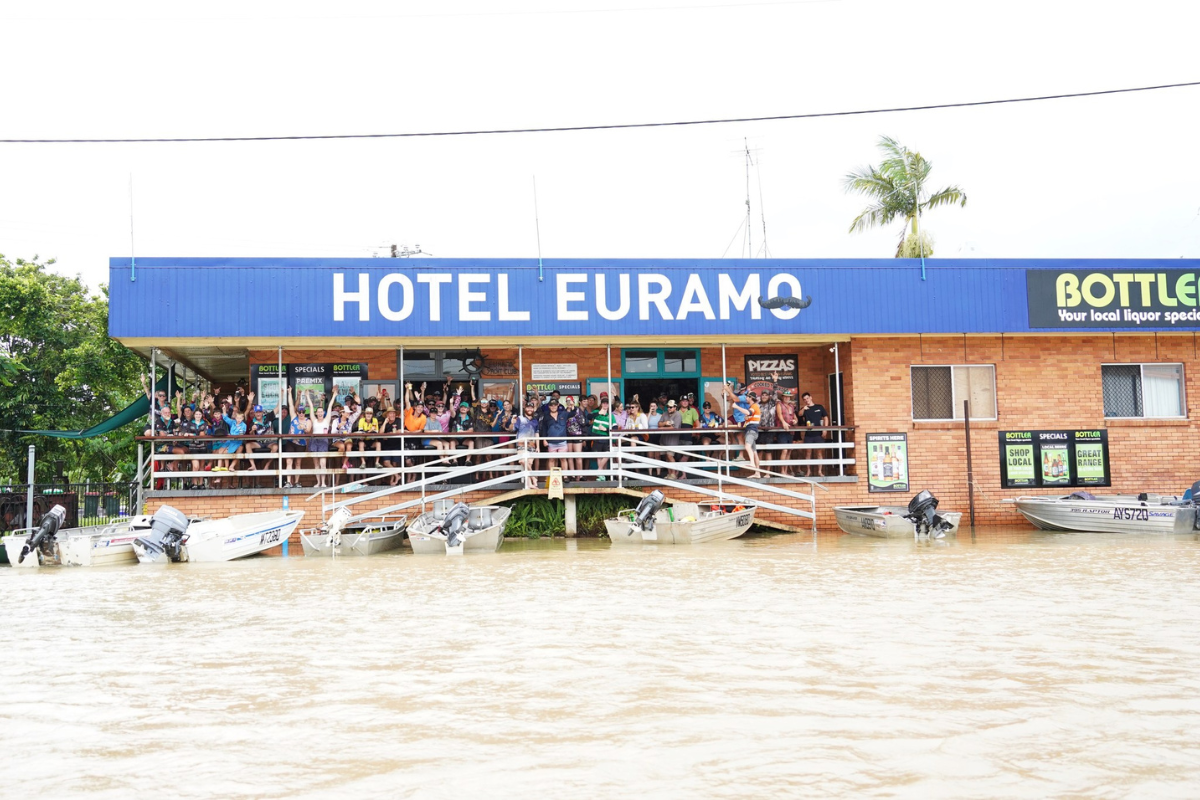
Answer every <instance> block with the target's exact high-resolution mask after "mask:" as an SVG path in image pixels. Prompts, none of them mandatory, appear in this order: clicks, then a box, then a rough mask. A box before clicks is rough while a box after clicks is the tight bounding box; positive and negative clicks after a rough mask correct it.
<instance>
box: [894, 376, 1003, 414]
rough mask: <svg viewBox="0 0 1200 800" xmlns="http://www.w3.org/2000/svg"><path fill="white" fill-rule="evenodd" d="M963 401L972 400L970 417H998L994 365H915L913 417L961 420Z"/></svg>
mask: <svg viewBox="0 0 1200 800" xmlns="http://www.w3.org/2000/svg"><path fill="white" fill-rule="evenodd" d="M964 400H969V401H970V402H971V419H995V418H996V368H995V367H993V366H991V365H990V364H989V365H987V366H978V367H977V366H947V367H913V368H912V409H913V419H918V420H922V419H924V420H951V419H962V418H963V401H964Z"/></svg>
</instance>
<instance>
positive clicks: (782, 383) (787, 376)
mask: <svg viewBox="0 0 1200 800" xmlns="http://www.w3.org/2000/svg"><path fill="white" fill-rule="evenodd" d="M798 362H799V358H798V357H797V356H796V355H795V354H794V353H793V354H792V355H775V354H771V355H757V356H746V384H747V386H748V387H749V388H748V390H747V391H751V392H755V393H756V394H758V395H760V396H761V395H762V393H763V390H764V389H771V390H776V389H796V390H799V388H800V380H799V376H798V375H797V374H796V364H797V363H798ZM777 376H778V377H777Z"/></svg>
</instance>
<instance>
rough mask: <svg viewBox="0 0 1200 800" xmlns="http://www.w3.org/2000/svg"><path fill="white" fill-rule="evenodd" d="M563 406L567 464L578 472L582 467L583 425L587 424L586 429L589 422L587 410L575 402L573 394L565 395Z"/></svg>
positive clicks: (588, 427)
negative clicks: (565, 415) (565, 419)
mask: <svg viewBox="0 0 1200 800" xmlns="http://www.w3.org/2000/svg"><path fill="white" fill-rule="evenodd" d="M564 408H565V410H566V414H567V452H568V453H570V454H571V455H570V457H569V458H567V466H568V467H569V468H570V469H572V470H574V471H575V472H576V473H578V472H580V471H581V470H582V469H583V455H582V454H583V443H584V439H583V435H584V432H585V427H584V426H587V428H586V430H590V428H591V422H590V421H589V420H588V415H587V412H586V411H584V410H583V408H582V407H581V406H577V405H576V404H575V397H574V396H573V395H567V399H566V402H565V404H564Z"/></svg>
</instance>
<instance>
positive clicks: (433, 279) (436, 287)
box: [417, 273, 451, 322]
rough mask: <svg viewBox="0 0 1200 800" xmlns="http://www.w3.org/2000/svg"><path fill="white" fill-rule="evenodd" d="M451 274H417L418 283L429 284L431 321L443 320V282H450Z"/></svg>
mask: <svg viewBox="0 0 1200 800" xmlns="http://www.w3.org/2000/svg"><path fill="white" fill-rule="evenodd" d="M450 280H451V278H450V276H449V275H446V274H443V273H433V274H428V273H426V274H423V275H418V276H417V283H427V284H429V321H430V322H441V321H442V284H443V283H449V282H450Z"/></svg>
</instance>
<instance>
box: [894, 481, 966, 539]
mask: <svg viewBox="0 0 1200 800" xmlns="http://www.w3.org/2000/svg"><path fill="white" fill-rule="evenodd" d="M937 507H938V499H937V498H936V497H934V496H933V494H932V493H931V492H930V491H929V490H928V489H923V490H921V492H920V493H918V494H917V496H916V497H914V498H913V499H912V500H909V501H908V513H907V514H905V515H904V518H905V519H907V520H909V521H911V522H912V524H913V526H914V527H915V528H916V531H917V535H918V536H920V535H922V534H924V535H926V536H938V535H939V534H941V535H942V536H944V535H945V533H944V531H948V530H950V529H951V528H952V527H954V526H953V525H951V524H950V523H949V522H947V521H946V520H945V519H943V518H942V517H940V516H938V514H937Z"/></svg>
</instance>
